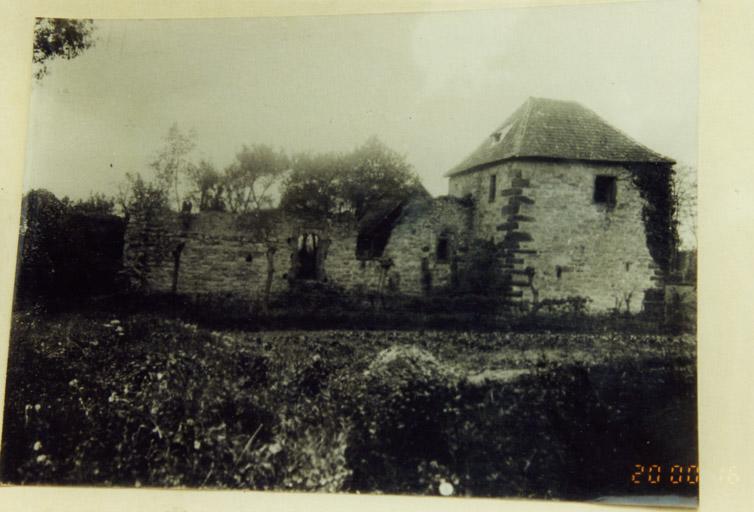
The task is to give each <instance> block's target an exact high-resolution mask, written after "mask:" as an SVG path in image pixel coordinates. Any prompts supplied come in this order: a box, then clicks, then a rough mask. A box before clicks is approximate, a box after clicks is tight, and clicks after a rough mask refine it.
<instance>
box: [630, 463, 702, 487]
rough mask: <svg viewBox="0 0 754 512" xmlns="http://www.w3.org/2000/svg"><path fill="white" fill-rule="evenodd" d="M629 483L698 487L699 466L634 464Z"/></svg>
mask: <svg viewBox="0 0 754 512" xmlns="http://www.w3.org/2000/svg"><path fill="white" fill-rule="evenodd" d="M634 470H635V471H634V472H633V473H632V474H631V483H632V484H634V485H660V484H666V485H667V484H670V485H699V466H698V465H696V464H688V465H682V464H672V465H669V466H668V465H664V466H663V465H661V464H649V465H646V466H645V465H644V464H634Z"/></svg>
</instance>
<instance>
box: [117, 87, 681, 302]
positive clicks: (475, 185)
mask: <svg viewBox="0 0 754 512" xmlns="http://www.w3.org/2000/svg"><path fill="white" fill-rule="evenodd" d="M673 164H674V162H673V161H672V160H670V159H668V158H665V157H663V156H661V155H659V154H657V153H655V152H653V151H651V150H650V149H648V148H646V147H644V146H642V145H640V144H639V143H637V142H635V141H633V140H632V139H630V138H629V137H628V136H626V135H625V134H623V133H622V132H620V131H619V130H617V129H615V128H613V127H612V126H610V125H609V124H608V123H607V122H605V121H604V120H602V119H601V118H600V117H599V116H597V115H596V114H595V113H593V112H592V111H591V110H589V109H587V108H585V107H583V106H581V105H579V104H578V103H574V102H565V101H555V100H549V99H537V98H530V99H529V100H527V101H526V102H525V103H524V104H523V105H522V106H521V107H520V108H519V109H518V110H516V111H515V112H514V113H513V114H512V115H511V116H510V117H509V118H508V119H507V120H506V121H505V122H504V123H503V124H502V125H501V126H500V127H499V128H498V129H497V130H495V131H494V132H493V133H492V134H491V135H490V136H489V137H488V138H487V139H486V140H484V141H483V142H482V144H481V145H480V146H479V147H478V148H477V149H476V151H474V152H473V153H472V154H471V155H470V156H469V157H468V158H466V159H465V160H464V161H463V162H461V163H460V164H459V165H457V166H456V167H454V168H453V169H451V170H450V171H449V172H448V173H446V176H447V177H448V178H449V195H447V196H443V197H437V198H432V197H429V195H428V194H424V193H417V194H416V195H415V196H414V197H411V198H409V199H407V200H405V201H403V202H400V203H393V204H389V203H388V204H384V205H382V206H381V207H380V208H377V209H375V210H374V211H371V212H369V213H368V214H367V215H365V216H364V217H363V218H362V219H360V220H359V221H356V220H354V219H353V218H352V217H348V218H346V217H344V218H328V219H306V218H298V217H294V216H291V215H288V214H285V213H283V212H282V211H278V210H270V211H268V212H264V213H265V215H266V216H267V218H266V219H264V220H263V221H264V222H265V223H268V225H271V226H273V227H274V229H272V230H271V233H270V234H268V235H267V236H266V237H264V238H265V239H264V240H261V239H260V237H259V236H258V233H257V230H255V229H254V226H253V225H249V224H248V223H244V220H243V218H242V217H241V216H239V215H234V214H231V213H225V212H200V213H195V214H191V213H187V212H184V213H171V214H170V215H168V216H166V217H164V218H160V219H159V220H158V221H156V220H155V219H145V218H143V217H140V216H139V215H138V214H136V215H133V216H132V218H131V219H130V221H129V224H128V226H127V229H126V235H125V248H124V263H125V266H126V268H127V269H130V270H131V279H132V281H134V282H138V284H140V285H141V286H144V287H145V288H146V289H148V290H153V291H173V292H177V293H184V294H199V293H232V294H238V295H241V296H244V297H249V298H252V299H253V298H258V297H260V295H261V294H263V293H265V290H266V289H267V288H269V291H270V293H272V294H275V293H278V292H282V291H285V290H287V289H288V288H289V287H290V286H291V284H292V283H293V282H295V281H309V282H322V283H328V284H331V285H334V286H337V287H340V288H342V289H343V290H347V291H349V290H350V291H353V292H355V293H356V292H378V293H400V294H407V295H414V294H416V295H419V294H427V293H432V292H433V290H434V291H438V290H445V289H452V288H453V287H458V286H459V285H462V283H459V282H458V281H459V279H462V278H463V276H464V272H463V270H464V267H465V266H467V265H469V264H471V262H470V254H471V253H472V248H473V247H474V245H475V244H478V243H487V244H489V245H491V246H494V247H496V248H497V252H496V260H495V266H496V267H497V268H496V269H495V272H498V273H499V274H500V276H501V282H502V283H503V286H501V288H500V290H499V293H500V295H501V298H505V299H510V300H512V301H528V302H532V303H536V302H538V301H542V300H544V299H565V298H569V297H585V298H588V299H590V310H592V311H608V310H614V309H616V308H617V309H622V310H627V311H632V312H636V311H638V310H640V309H641V308H642V302H643V300H644V299H645V296H646V295H648V294H651V292H652V291H653V290H655V291H656V290H657V289H658V286H659V285H660V284H661V283H662V281H663V278H664V275H665V273H666V272H667V270H668V265H669V259H670V257H671V256H670V254H671V252H672V249H673V243H674V240H675V239H674V228H673V223H672V220H671V210H670V204H671V201H670V178H671V173H672V165H673ZM256 221H257V222H260V219H256Z"/></svg>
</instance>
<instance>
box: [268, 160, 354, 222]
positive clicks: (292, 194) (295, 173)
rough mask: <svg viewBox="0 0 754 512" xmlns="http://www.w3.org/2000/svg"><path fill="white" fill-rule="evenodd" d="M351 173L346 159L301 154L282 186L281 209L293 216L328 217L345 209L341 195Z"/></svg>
mask: <svg viewBox="0 0 754 512" xmlns="http://www.w3.org/2000/svg"><path fill="white" fill-rule="evenodd" d="M347 172H348V167H347V162H346V158H345V156H344V155H341V154H337V153H325V154H317V155H312V154H310V153H302V154H299V155H296V156H294V157H293V161H292V165H291V173H290V174H289V175H288V177H287V178H286V180H285V183H284V185H283V195H282V197H281V199H280V207H281V208H282V209H283V210H285V211H287V212H290V213H293V214H294V215H312V216H315V217H328V216H333V215H336V214H338V213H340V212H342V211H343V210H344V208H345V207H346V205H345V200H344V198H343V195H342V190H341V188H342V185H343V179H344V177H345V175H346V173H347Z"/></svg>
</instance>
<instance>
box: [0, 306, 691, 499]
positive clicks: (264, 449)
mask: <svg viewBox="0 0 754 512" xmlns="http://www.w3.org/2000/svg"><path fill="white" fill-rule="evenodd" d="M390 347H399V348H398V349H396V350H397V352H395V354H394V355H395V357H393V358H392V359H390V358H386V357H384V352H383V351H384V350H385V349H388V348H390ZM408 347H410V348H408ZM381 354H382V355H381ZM396 354H397V355H396ZM391 357H392V356H391ZM380 365H382V366H380ZM509 370H521V371H519V372H510V371H509ZM7 390H8V391H7V398H6V410H5V417H4V418H5V419H4V435H3V446H2V471H3V480H4V481H7V482H19V483H67V484H102V485H126V486H133V485H143V486H188V487H201V486H205V487H222V488H256V489H295V490H310V491H332V492H335V491H338V492H340V491H343V492H351V491H359V492H382V493H424V494H437V493H438V489H439V487H440V485H441V484H443V483H450V484H451V485H452V488H453V493H454V494H462V495H476V496H480V495H485V496H529V497H541V498H558V499H589V498H596V497H599V496H602V495H607V494H626V493H627V492H629V493H630V492H656V493H669V492H674V493H682V494H694V493H696V487H694V486H691V485H685V486H676V487H673V488H670V487H668V485H658V486H654V487H651V486H646V485H642V486H641V489H638V488H637V487H636V484H633V483H632V482H631V473H632V471H633V470H634V467H635V464H644V465H649V464H664V465H672V464H682V465H688V464H695V463H696V379H695V342H694V337H693V335H680V336H669V335H652V334H640V335H639V334H620V333H602V334H572V333H532V332H530V333H503V332H453V331H379V330H370V331H357V330H331V331H327V330H320V331H264V332H262V331H259V332H248V331H230V330H223V331H215V330H210V329H206V328H202V327H199V326H197V325H193V324H188V323H185V322H182V321H180V320H170V319H165V318H163V317H160V316H156V315H148V314H135V315H131V316H129V317H127V318H126V317H124V318H116V317H113V316H112V315H106V314H104V313H101V312H100V313H91V314H89V315H86V314H76V313H65V314H59V315H51V314H48V315H43V316H40V315H38V314H34V313H31V312H29V313H17V314H15V315H14V321H13V330H12V336H11V350H10V361H9V370H8V384H7ZM445 488H446V489H447V486H446V487H445Z"/></svg>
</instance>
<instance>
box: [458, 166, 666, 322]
mask: <svg viewBox="0 0 754 512" xmlns="http://www.w3.org/2000/svg"><path fill="white" fill-rule="evenodd" d="M474 174H478V176H474ZM491 174H496V175H497V186H498V190H497V191H496V194H495V195H496V198H495V200H494V201H493V202H489V200H488V199H489V196H488V189H487V187H488V184H489V176H490V175H491ZM597 175H605V176H615V177H616V180H617V181H616V188H617V191H616V203H615V205H614V206H612V207H610V206H607V205H606V204H599V203H595V202H594V182H595V177H596V176H597ZM450 189H451V192H453V193H458V194H468V193H471V194H472V195H473V196H474V197H475V202H476V204H477V208H476V212H475V219H474V224H475V227H476V230H477V232H476V233H477V236H478V237H479V238H484V239H490V238H494V240H495V241H496V242H500V243H501V244H502V247H503V248H504V257H503V260H502V262H501V263H502V266H503V267H504V268H505V270H506V272H508V273H509V274H510V276H511V280H510V282H511V290H510V291H509V292H508V293H510V294H511V295H512V296H514V297H520V298H523V299H526V300H535V299H536V300H543V299H547V298H553V299H555V298H566V297H574V296H582V297H588V298H590V299H591V300H592V302H591V304H590V309H591V310H592V311H607V310H610V309H613V308H616V307H620V308H621V309H622V310H626V309H627V308H630V310H631V311H634V312H635V311H638V310H639V309H640V308H641V303H642V299H643V295H644V291H645V290H647V289H649V288H652V287H653V286H654V285H655V282H654V281H653V278H654V274H655V264H654V262H653V260H652V257H651V256H650V254H649V250H648V248H647V242H646V234H645V226H644V222H643V221H642V214H641V211H642V207H643V204H644V203H643V199H642V198H641V196H640V194H639V191H638V189H636V187H635V186H634V184H633V182H632V179H631V174H630V172H629V171H628V170H627V169H625V168H623V167H622V166H619V165H610V164H589V163H584V162H547V161H508V162H505V163H502V164H500V165H497V166H493V167H490V168H487V169H484V170H481V171H477V172H476V173H470V174H466V175H461V176H458V177H453V178H451V185H450ZM527 269H530V270H527ZM531 270H533V278H532V276H531Z"/></svg>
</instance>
